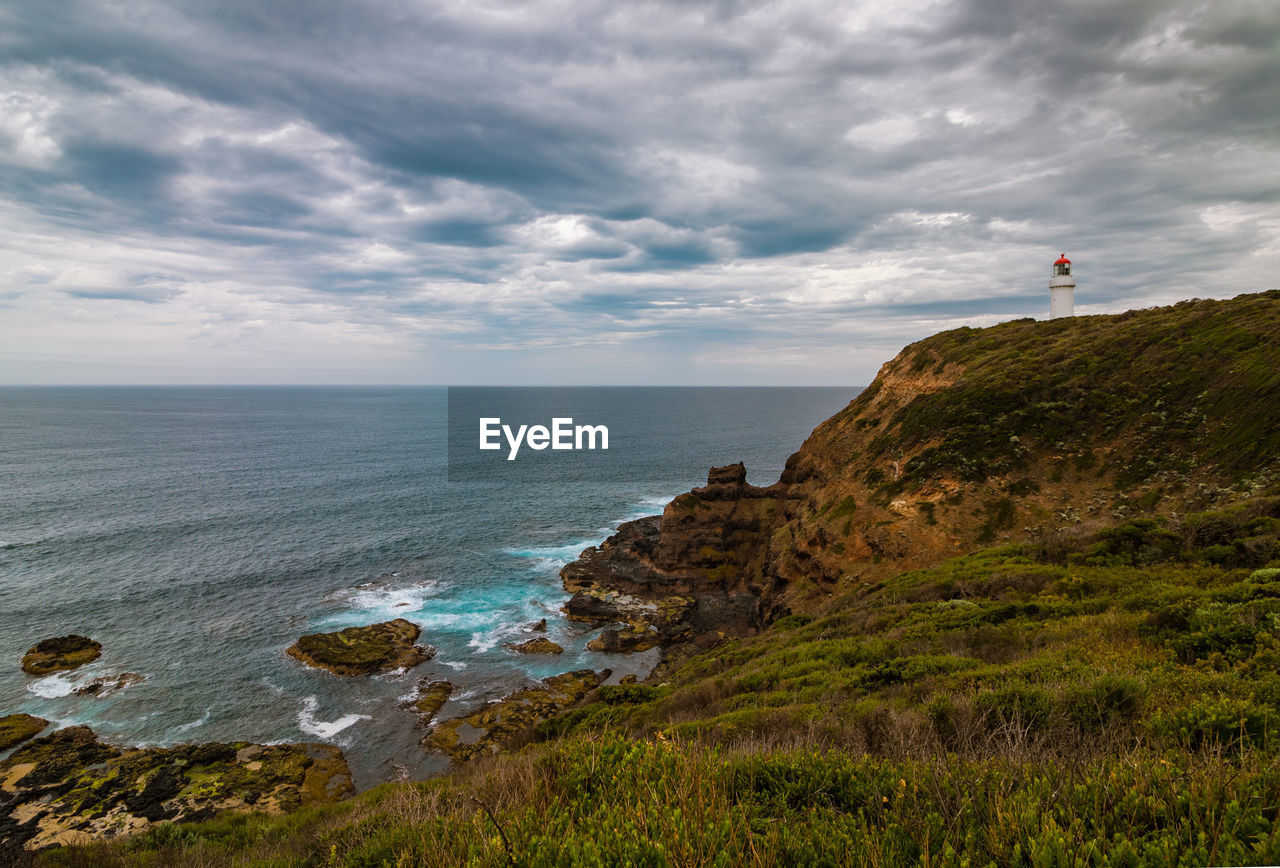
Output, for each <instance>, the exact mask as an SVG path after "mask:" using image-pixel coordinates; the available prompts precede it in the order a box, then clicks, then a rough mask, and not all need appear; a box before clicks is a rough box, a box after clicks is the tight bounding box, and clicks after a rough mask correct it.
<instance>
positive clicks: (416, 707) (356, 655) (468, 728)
mask: <svg viewBox="0 0 1280 868" xmlns="http://www.w3.org/2000/svg"><path fill="white" fill-rule="evenodd" d="M747 490H750V491H752V492H761V493H762V494H761V498H767V497H768V496H769V495H768V494H765V493H764V492H767V491H768V490H766V489H751V488H750V487H749V486H746V484H745V470H744V469H743V468H742V465H734V466H731V467H728V468H716V469H713V471H712V473H711V475H710V477H709V480H708V486H707V487H705V488H702V489H695V490H694V492H693V494H695V495H698V496H700V497H703V498H707V499H709V500H714V498H715V496H716V494H717V492H721V493H723V494H725V495H726V497H725V500H724V502H725V503H729V502H730V501H733V502H736V501H737V500H739V499H740V498H741V495H742V493H743V492H744V491H747ZM682 497H684V496H683V495H682ZM677 501H679V498H677ZM762 502H763V501H762ZM731 511H732V510H731ZM667 512H668V513H670V512H671V507H668V510H667ZM737 520H738V519H732V520H731V521H730V522H729V524H733V523H734V522H735V521H737ZM676 523H677V524H678V520H677V522H676ZM672 527H673V523H672V519H671V518H670V517H669V516H668V515H667V514H664V515H662V516H650V517H647V518H642V519H638V520H636V521H630V522H626V523H624V524H622V525H620V526H619V528H618V531H617V532H616V533H615V534H613V535H612V536H610V537H609V538H608V539H607V540H605V541H604V542H602V543H601V544H600V545H599V546H591V547H588V548H587V549H585V550H584V551H583V552H582V553H581V554H580V556H579V557H578V558H577V559H576V560H575V561H573V562H571V563H569V564H568V565H566V566H565V567H564V568H563V570H562V572H561V581H562V584H563V587H564V589H565V591H566V592H568V593H569V594H571V595H572V596H571V597H570V599H569V600H568V602H567V603H566V604H565V605H564V607H563V613H564V616H565V618H566V619H567V620H568V621H570V622H577V623H579V624H584V625H590V626H591V627H598V628H600V631H599V633H598V635H596V636H595V637H593V638H591V639H590V640H589V642H588V643H587V648H588V649H589V650H590V651H592V652H596V653H601V654H606V655H615V654H616V655H624V654H638V653H641V652H645V651H650V650H652V649H657V650H658V651H659V652H660V655H659V661H662V660H664V659H665V658H666V657H668V656H670V655H672V654H676V655H679V654H683V653H688V652H689V651H691V650H696V649H697V648H699V647H707V646H708V645H710V644H714V643H715V642H718V641H721V640H722V639H723V638H725V637H726V636H728V635H741V634H744V633H747V632H751V631H752V630H753V629H754V628H755V625H756V599H755V597H754V596H753V595H752V594H751V593H750V592H747V591H744V590H743V589H741V588H738V587H735V586H734V585H732V583H730V582H727V581H724V580H719V581H717V580H716V579H715V578H712V579H711V580H708V578H707V576H706V575H704V574H703V572H701V571H699V570H689V569H669V568H664V564H665V563H669V562H670V559H671V558H672V557H677V556H679V555H678V553H677V552H675V551H665V550H664V546H666V547H668V548H669V547H670V541H671V539H672V537H671V534H670V530H671V528H672ZM716 543H717V545H718V546H721V548H720V549H717V554H715V555H711V554H708V553H707V552H705V551H704V555H705V556H706V557H711V558H713V559H714V558H720V559H721V560H723V558H724V557H725V555H724V554H723V552H724V551H726V550H727V549H725V548H724V541H723V540H717V541H716ZM703 548H704V549H705V548H707V547H706V546H704V547H703ZM664 552H665V556H664ZM728 573H729V571H727V570H722V571H721V573H720V574H718V575H720V576H721V577H722V578H727V576H728ZM525 629H526V637H527V638H524V639H522V640H517V641H512V642H508V643H506V644H505V645H504V647H505V648H507V650H509V651H511V652H515V653H517V654H520V655H546V656H548V657H555V656H559V655H561V654H562V653H563V652H564V650H565V649H564V647H563V646H562V645H560V644H559V643H558V642H556V641H553V640H552V639H550V638H549V637H548V636H546V635H545V634H546V632H547V624H546V621H545V619H544V620H542V621H539V622H538V623H536V624H530V625H527V626H526V628H525ZM420 633H421V630H420V628H419V627H418V625H416V624H414V623H412V622H410V621H408V620H405V619H403V618H397V619H394V620H392V621H386V622H382V623H376V624H369V625H366V626H360V627H348V628H345V629H343V630H338V631H335V632H331V633H311V634H306V635H303V636H300V637H299V638H298V639H297V641H295V642H294V643H293V644H292V645H290V646H289V647H288V648H287V649H286V653H287V655H288V656H289V657H292V658H293V659H295V660H297V661H299V662H301V663H303V664H305V665H306V666H309V667H313V668H317V669H322V670H325V671H328V672H331V673H333V674H335V675H339V676H344V677H354V676H374V675H383V674H387V673H397V672H398V673H404V672H408V671H409V670H412V669H413V668H414V667H417V666H419V665H420V664H422V663H425V662H427V661H429V660H431V659H432V658H433V657H434V655H435V649H434V648H432V647H431V646H429V645H420V644H417V643H418V639H419V637H420ZM101 653H102V646H101V644H100V643H98V642H96V641H95V640H92V639H89V638H87V637H84V636H78V635H70V636H63V637H58V638H55V639H48V640H44V641H42V642H40V643H38V644H37V645H36V646H34V647H32V648H31V649H30V650H29V651H28V652H27V655H26V656H25V657H24V658H23V661H22V666H23V669H24V670H25V671H26V672H28V674H31V675H34V676H36V677H42V676H46V675H49V674H53V673H56V672H63V671H67V670H72V669H76V668H78V667H80V666H82V665H84V664H86V663H90V662H92V661H94V660H96V659H97V658H98V657H100V656H101ZM646 665H647V664H646ZM658 665H659V666H661V662H659V664H658ZM611 674H612V671H611V669H608V668H605V669H600V670H595V669H579V670H574V671H569V672H563V673H561V674H559V675H553V676H550V677H547V678H543V679H542V680H541V681H539V682H538V683H537V684H534V685H531V686H529V687H525V688H521V689H517V690H514V691H513V692H511V693H509V694H507V695H506V696H503V697H501V698H499V699H496V700H489V701H485V702H483V703H482V704H480V705H479V706H473V707H472V708H470V709H469V710H467V709H465V708H464V709H463V710H461V711H460V712H459V713H455V714H453V715H452V716H451V717H448V718H447V719H443V720H441V719H439V716H440V713H441V711H442V710H443V709H444V708H445V707H446V706H447V705H448V704H449V702H450V700H451V699H454V698H455V697H456V696H457V694H458V688H457V685H455V684H453V683H452V682H451V681H448V680H443V679H439V678H431V677H424V678H420V679H419V681H418V686H417V689H416V691H415V694H414V695H413V696H412V698H410V699H409V700H407V701H405V702H402V703H401V706H402V707H403V708H405V709H407V710H409V711H411V712H413V713H414V714H416V715H417V717H418V719H419V725H421V726H422V727H423V728H424V730H425V732H424V735H423V737H422V738H421V744H422V747H423V749H424V750H426V751H430V752H435V753H439V754H442V755H444V756H447V757H449V758H450V759H451V760H453V761H457V762H464V761H467V760H469V759H472V758H474V757H477V756H480V755H484V754H488V753H493V752H495V751H499V750H501V749H503V748H504V747H507V746H510V745H511V744H513V743H516V742H518V741H519V740H520V739H522V738H523V737H525V734H526V733H527V732H529V731H530V730H532V729H533V728H534V727H535V726H536V725H537V724H538V723H539V722H541V721H544V720H547V719H549V718H551V717H554V716H555V715H557V714H560V713H561V712H563V711H565V710H567V709H568V708H570V707H572V706H574V705H576V704H578V703H580V702H582V701H583V700H584V699H589V698H590V696H591V695H592V693H593V691H594V690H595V689H596V688H597V687H599V686H600V685H602V684H603V683H605V682H606V681H607V680H608V679H609V678H610V676H611ZM644 674H645V673H644V672H642V673H641V675H640V677H641V678H643V677H644ZM143 679H144V677H143V676H142V675H140V674H138V673H133V672H123V673H116V674H110V675H99V676H96V677H93V678H90V679H89V680H87V681H83V683H81V684H80V685H79V686H77V687H76V688H75V689H74V690H73V691H72V693H73V694H74V695H77V696H87V697H97V698H104V697H108V696H110V695H111V694H113V693H115V692H118V691H120V690H123V689H125V688H127V687H129V686H131V685H133V684H136V683H138V682H140V681H142V680H143ZM637 680H638V679H637V675H636V674H635V673H629V674H627V675H626V676H624V677H623V678H621V679H620V681H621V682H622V683H635V682H636V681H637ZM48 726H49V724H48V721H45V720H43V719H41V718H38V717H33V716H31V715H27V714H11V715H8V716H6V717H0V750H5V751H11V752H10V753H9V755H8V756H7V757H6V758H5V759H4V760H3V761H0V857H3V856H4V855H5V854H9V855H11V856H12V855H14V854H17V853H18V852H20V851H23V850H26V851H31V850H38V849H44V848H47V847H54V846H59V845H65V844H80V843H86V842H89V841H92V840H97V839H101V838H106V837H114V836H117V835H121V834H130V833H134V832H137V831H140V830H143V829H145V828H148V827H149V826H151V825H153V824H154V823H157V822H161V821H172V822H190V821H194V820H200V819H206V818H209V817H212V816H214V815H216V814H218V813H220V812H222V811H227V810H230V811H257V810H261V811H267V812H271V813H280V812H284V811H290V810H294V809H296V808H298V807H301V806H303V805H307V804H316V803H321V802H326V801H335V800H338V799H342V798H346V797H348V796H350V795H351V794H353V793H354V792H355V788H354V786H353V784H352V778H351V770H350V768H349V767H348V765H347V763H346V759H345V757H344V755H343V753H342V751H341V750H340V749H339V748H337V747H334V746H332V745H325V744H304V743H294V744H276V745H260V744H252V743H248V742H232V743H209V744H199V745H178V746H172V747H162V748H139V747H120V746H115V745H112V744H109V743H107V742H104V741H102V740H101V739H100V738H99V737H98V736H97V734H95V733H94V732H93V730H92V729H90V728H89V727H87V726H70V727H64V728H61V729H55V730H54V731H52V732H51V733H49V734H46V735H43V736H40V734H41V733H42V732H44V731H45V730H47V729H48Z"/></svg>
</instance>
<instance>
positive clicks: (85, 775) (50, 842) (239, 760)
mask: <svg viewBox="0 0 1280 868" xmlns="http://www.w3.org/2000/svg"><path fill="white" fill-rule="evenodd" d="M0 790H2V792H0V863H3V864H11V863H13V862H18V861H19V858H20V854H21V852H22V851H23V850H28V851H30V850H39V849H43V848H45V847H49V846H54V845H58V844H64V843H75V842H79V843H87V842H91V841H94V840H101V839H105V838H111V837H115V836H117V835H121V834H127V833H131V832H137V831H141V830H143V829H146V828H147V827H149V826H151V825H152V824H154V823H157V822H161V821H172V822H176V823H181V822H190V821H194V820H204V819H208V818H210V817H212V816H214V815H216V814H218V813H220V812H222V811H224V810H232V811H265V812H268V813H281V812H283V811H288V810H293V809H296V808H299V807H303V806H305V805H309V804H314V803H322V802H331V801H334V800H336V799H341V798H345V797H346V796H349V795H351V794H352V793H353V792H354V787H353V786H352V783H351V772H350V769H349V768H348V767H347V763H346V760H345V759H344V758H343V755H342V751H341V750H339V749H338V748H336V747H333V746H331V745H325V744H279V745H253V744H247V743H244V742H236V743H231V744H200V745H179V746H177V747H170V748H117V747H113V746H111V745H107V744H104V743H102V742H101V741H99V740H98V737H97V736H96V735H94V733H93V731H92V730H91V729H89V727H87V726H75V727H69V728H67V729H60V730H58V731H56V732H54V733H52V734H51V735H47V736H45V737H44V738H39V739H36V740H34V741H31V742H28V743H27V744H24V745H22V746H21V747H19V748H18V749H17V750H15V751H14V752H13V754H12V755H11V756H9V757H8V758H7V759H5V760H4V761H3V762H0Z"/></svg>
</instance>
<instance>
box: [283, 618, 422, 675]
mask: <svg viewBox="0 0 1280 868" xmlns="http://www.w3.org/2000/svg"><path fill="white" fill-rule="evenodd" d="M419 632H420V631H419V629H418V625H417V624H412V623H410V622H408V621H406V620H404V619H403V618H396V619H395V620H394V621H384V622H382V623H380V624H370V625H368V626H366V627H347V628H346V629H345V630H339V631H337V632H336V633H310V634H308V635H306V636H303V637H302V638H300V639H299V640H298V641H297V642H295V643H294V644H292V645H290V646H289V648H288V649H287V650H286V652H285V653H287V654H288V655H289V656H290V657H293V658H295V659H297V660H301V661H302V662H303V663H305V664H307V665H308V666H314V667H316V668H318V669H327V670H329V671H330V672H332V673H334V674H336V675H371V674H373V673H376V672H389V671H391V670H394V669H409V668H412V667H414V666H417V665H418V664H419V663H423V662H425V661H427V660H430V659H431V658H432V657H434V656H435V649H434V648H430V647H423V646H421V645H415V644H414V642H415V641H416V640H417V638H418V633H419Z"/></svg>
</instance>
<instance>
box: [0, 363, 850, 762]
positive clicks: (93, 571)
mask: <svg viewBox="0 0 1280 868" xmlns="http://www.w3.org/2000/svg"><path fill="white" fill-rule="evenodd" d="M629 391H630V392H631V395H630V396H629V401H633V402H634V407H635V409H636V411H637V412H636V416H637V418H642V419H650V420H656V421H654V422H653V425H654V428H653V431H652V432H650V434H649V435H648V438H653V437H656V438H657V442H654V443H652V444H650V445H651V446H652V447H653V448H656V449H660V450H662V452H663V454H664V455H665V456H666V460H665V461H664V462H663V465H662V470H661V472H657V473H655V472H653V468H652V463H651V462H650V463H647V464H645V472H644V473H642V474H636V473H634V472H631V471H632V469H633V468H629V467H628V462H627V455H626V454H624V453H619V454H618V463H617V465H616V467H614V469H613V470H611V471H609V472H607V473H605V474H602V475H601V477H600V478H599V479H598V480H596V482H595V483H594V484H590V485H572V486H570V485H563V486H556V485H548V484H540V485H527V486H522V485H511V484H500V485H499V484H493V483H485V482H474V483H459V482H453V483H450V482H447V481H446V448H445V444H446V395H445V390H444V389H435V388H85V389H81V388H56V389H45V388H22V389H16V388H8V389H0V714H7V713H12V712H18V711H24V712H27V713H30V714H35V715H39V716H41V717H44V718H48V719H50V720H54V721H56V722H58V723H59V724H61V725H70V724H77V723H87V724H89V725H91V726H92V727H93V728H94V730H95V731H97V732H98V733H99V734H100V735H101V736H103V737H104V738H106V739H108V740H110V741H113V742H116V743H119V744H174V743H183V742H198V741H224V740H245V741H257V742H271V741H300V740H305V741H329V742H332V743H335V744H338V745H340V746H341V747H342V748H343V749H344V750H345V751H346V753H347V757H348V760H349V761H350V763H351V765H352V768H353V770H354V771H355V773H356V780H357V784H358V785H360V786H362V787H363V786H368V785H370V784H372V783H375V782H377V781H379V780H384V779H389V778H394V777H397V776H400V775H404V774H408V775H410V776H413V777H418V776H422V775H425V774H429V773H431V772H433V771H435V770H438V769H440V768H442V767H443V766H444V765H445V763H444V762H443V760H441V759H440V758H439V757H437V756H433V755H429V754H426V753H425V752H424V751H422V749H421V748H420V747H419V746H418V742H419V740H420V739H421V737H422V735H423V732H422V730H421V729H420V727H419V724H418V721H417V718H416V716H415V715H414V714H413V713H411V712H409V711H407V710H404V709H401V708H399V707H398V703H399V702H400V700H401V699H403V698H406V697H408V696H410V695H412V693H413V690H414V686H415V685H416V683H417V681H418V680H419V679H420V678H423V677H430V678H447V679H449V680H450V681H452V682H454V683H455V684H456V685H459V690H458V692H457V693H455V696H454V698H453V699H452V700H451V701H450V703H449V705H447V706H446V707H445V709H444V710H443V714H444V715H445V716H451V715H452V714H454V713H457V712H462V711H466V710H468V709H470V708H472V707H474V706H475V705H477V704H479V703H480V702H483V701H485V700H486V699H490V698H495V697H497V696H500V695H502V694H505V693H507V692H509V691H511V690H512V689H514V688H516V687H519V686H521V685H524V684H526V683H528V682H529V681H530V680H531V679H535V678H540V677H543V676H546V675H550V674H554V673H556V672H562V671H566V670H570V669H577V668H584V667H591V668H596V669H599V668H603V667H611V668H613V669H614V670H615V676H614V677H615V678H617V677H619V676H620V675H621V674H623V673H625V672H627V671H636V670H643V669H644V668H645V667H647V666H650V665H652V663H653V662H654V657H653V655H654V654H655V653H656V652H649V653H648V654H647V655H639V656H633V657H630V658H627V657H618V656H614V655H600V654H595V653H593V652H589V651H587V650H586V648H585V646H586V642H587V641H588V639H590V638H591V636H592V635H594V634H593V632H592V631H588V630H584V629H583V628H582V626H581V625H575V624H570V623H568V622H566V621H565V620H563V618H562V617H561V616H560V613H559V607H560V606H561V604H562V603H563V602H564V600H565V599H566V595H565V594H564V593H563V591H562V589H561V588H560V584H559V580H558V575H557V574H558V571H559V569H560V567H561V566H562V565H563V564H564V563H566V562H567V561H568V560H571V559H572V558H574V557H576V556H577V553H578V552H579V551H580V550H581V549H582V548H583V547H585V546H587V545H591V544H594V543H596V542H599V541H600V540H601V539H603V538H604V537H605V536H607V535H608V534H609V533H611V532H612V530H613V529H614V528H615V527H616V526H617V525H618V524H619V523H620V522H622V521H625V520H627V519H630V518H635V517H638V516H641V515H647V514H652V513H655V512H659V511H660V510H661V507H662V505H663V504H664V503H665V502H666V501H667V500H669V499H670V498H671V497H672V496H674V495H676V494H678V493H680V492H681V491H686V490H688V489H689V488H691V487H693V486H696V485H700V484H702V483H703V482H704V481H705V479H706V470H707V468H708V467H709V466H711V465H713V464H724V463H728V462H731V461H738V460H742V461H745V462H746V465H747V468H748V474H749V477H750V479H751V481H752V482H755V483H758V484H767V483H770V482H773V481H775V480H776V479H777V476H778V473H779V472H780V471H781V469H782V465H783V463H784V461H785V460H786V457H787V455H789V454H790V453H791V452H792V451H794V450H795V448H796V447H798V446H799V444H800V442H801V441H802V440H803V439H804V437H805V436H807V435H808V433H809V432H810V431H811V430H812V429H813V427H814V426H815V425H816V424H817V423H818V422H820V421H822V420H823V419H825V418H826V417H827V416H829V415H831V414H832V413H834V412H835V411H837V410H839V409H840V408H841V407H843V406H844V405H845V404H846V403H847V402H848V401H849V400H850V398H851V397H852V396H853V395H854V394H855V393H856V390H855V389H775V388H761V389H730V388H705V389H704V388H698V389H660V388H655V389H632V390H629ZM646 408H647V409H646ZM395 617H403V618H407V619H409V620H411V621H413V622H414V623H417V624H419V625H420V626H421V627H422V628H423V635H422V638H421V640H420V641H422V642H425V643H429V644H431V645H434V646H435V647H436V648H437V649H439V654H438V655H437V656H436V658H435V659H433V660H431V661H430V662H429V663H426V664H423V665H422V666H419V667H417V668H416V669H414V670H413V671H412V672H409V673H402V674H392V675H382V676H377V677H373V678H339V677H337V676H333V675H330V674H328V673H325V672H320V671H316V670H311V669H308V668H306V667H304V666H302V665H300V664H298V663H297V662H296V661H294V660H292V659H290V658H288V657H287V656H286V655H285V654H284V649H285V648H286V647H288V645H289V644H291V643H292V642H293V641H294V640H295V639H297V637H298V636H299V635H301V634H303V633H308V632H314V631H317V630H333V629H338V628H341V627H344V626H350V625H355V624H368V623H373V622H375V621H382V620H387V619H390V618H395ZM540 618H546V619H547V622H548V626H549V630H550V632H549V635H550V637H551V638H552V639H554V640H555V641H557V642H559V643H561V644H562V645H564V646H565V649H566V652H565V654H563V655H562V656H560V657H558V658H545V657H540V656H535V657H529V656H524V655H517V654H515V653H513V652H511V651H509V650H507V649H505V648H504V647H503V643H504V642H506V641H510V640H512V639H519V638H523V637H525V636H526V635H527V634H526V633H525V627H526V626H527V625H528V624H529V623H531V622H534V621H537V620H538V619H540ZM67 633H81V634H84V635H88V636H92V637H93V638H95V639H97V640H99V641H100V642H102V644H103V647H104V651H103V655H102V657H101V658H99V659H98V660H97V661H95V662H94V663H92V664H90V665H89V666H86V667H83V668H82V669H80V670H77V671H75V672H72V673H68V674H60V675H54V676H49V677H46V678H39V679H37V678H32V677H30V676H27V675H25V674H24V673H22V672H21V670H20V669H19V666H18V663H19V660H20V658H21V656H22V654H23V653H24V652H25V651H26V649H27V648H29V647H30V646H31V645H33V644H35V643H36V642H37V641H39V640H40V639H43V638H47V637H50V636H59V635H64V634H67ZM121 672H137V673H141V674H143V675H144V676H145V681H143V682H142V683H140V684H137V685H135V686H133V687H130V688H128V689H126V690H123V691H119V692H116V693H113V694H111V695H108V696H105V697H101V698H91V697H84V696H76V695H74V694H72V693H71V690H72V689H73V688H74V687H75V686H76V685H77V684H80V683H83V682H85V681H87V680H89V679H91V678H93V677H95V676H100V675H108V674H117V673H121Z"/></svg>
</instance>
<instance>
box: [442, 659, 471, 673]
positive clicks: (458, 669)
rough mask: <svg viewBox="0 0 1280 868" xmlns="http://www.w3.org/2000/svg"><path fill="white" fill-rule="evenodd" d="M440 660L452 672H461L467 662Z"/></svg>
mask: <svg viewBox="0 0 1280 868" xmlns="http://www.w3.org/2000/svg"><path fill="white" fill-rule="evenodd" d="M440 662H441V663H443V664H444V665H445V666H448V667H449V668H450V669H452V670H453V671H454V672H461V671H462V670H463V669H466V668H467V664H465V663H457V662H454V661H452V660H441V661H440Z"/></svg>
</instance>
